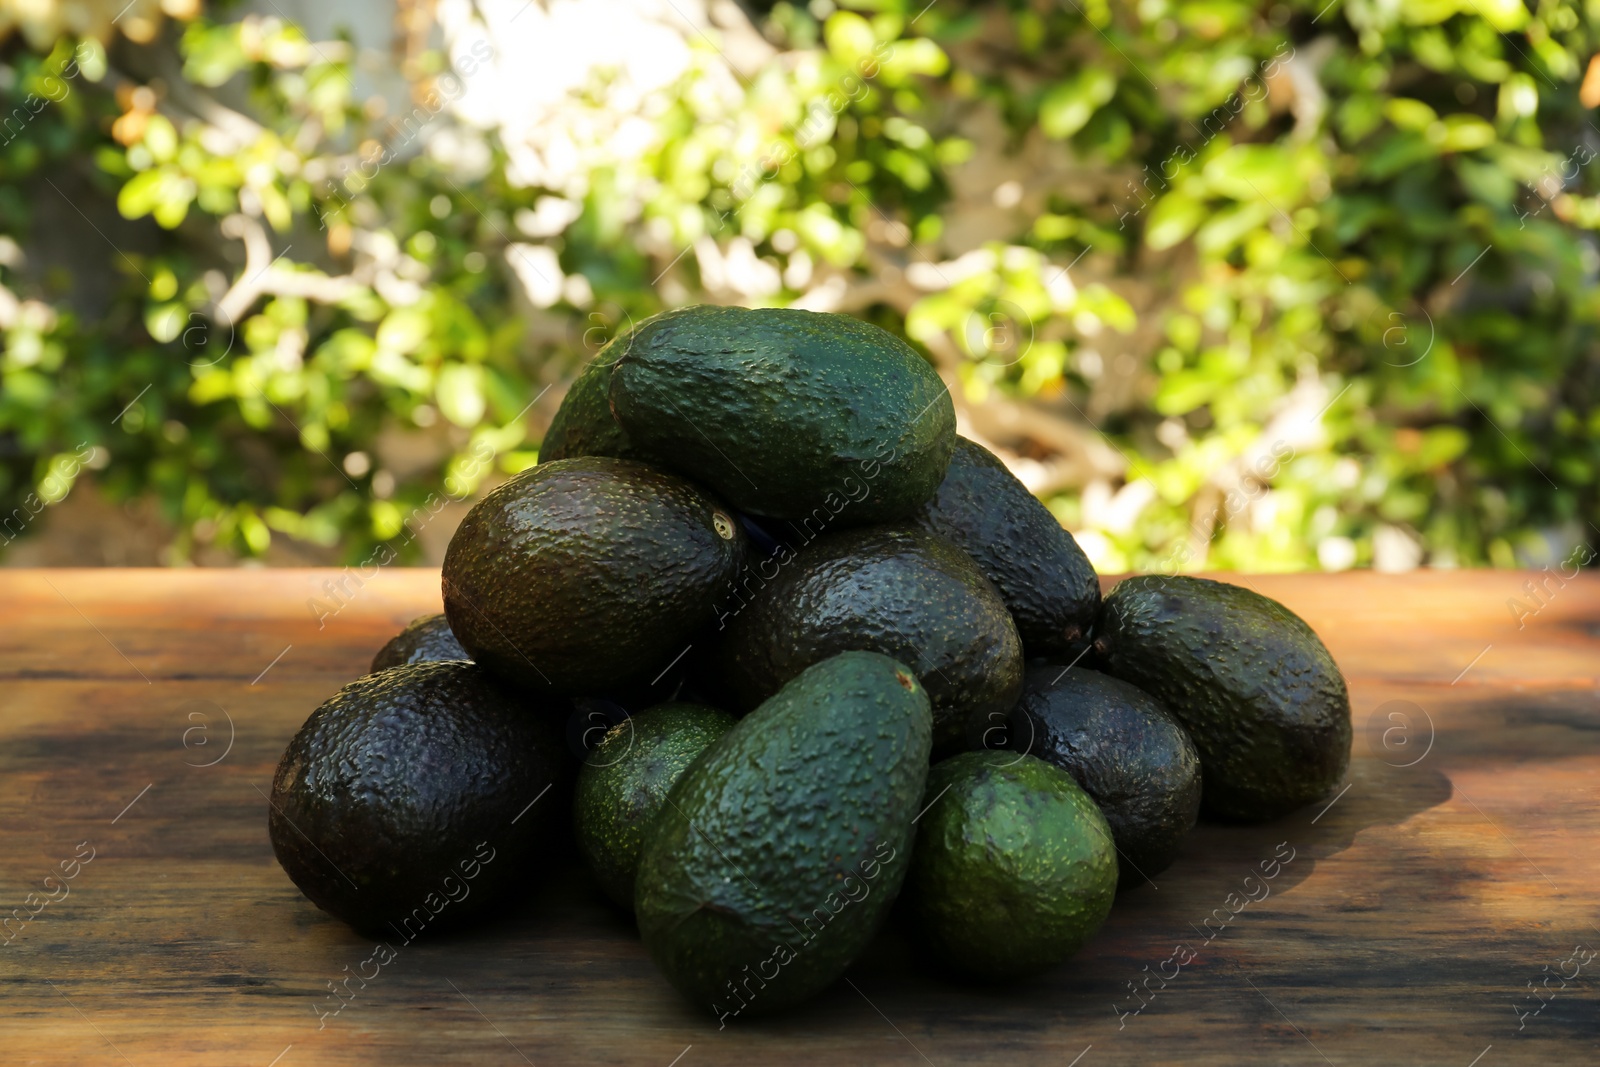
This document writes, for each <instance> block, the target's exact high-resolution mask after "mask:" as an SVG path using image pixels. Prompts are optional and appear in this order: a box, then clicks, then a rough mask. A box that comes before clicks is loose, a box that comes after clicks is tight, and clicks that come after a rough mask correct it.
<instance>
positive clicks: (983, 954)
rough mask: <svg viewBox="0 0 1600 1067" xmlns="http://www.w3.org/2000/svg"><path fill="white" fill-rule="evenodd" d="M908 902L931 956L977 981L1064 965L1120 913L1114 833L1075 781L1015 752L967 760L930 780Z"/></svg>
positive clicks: (944, 765)
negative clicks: (1115, 910) (1115, 906)
mask: <svg viewBox="0 0 1600 1067" xmlns="http://www.w3.org/2000/svg"><path fill="white" fill-rule="evenodd" d="M924 803H925V805H926V807H925V809H924V811H923V812H922V815H921V818H919V819H918V820H917V841H916V847H915V849H914V851H913V853H912V858H911V873H910V874H909V875H908V876H907V878H906V885H905V903H906V906H907V910H908V911H909V912H910V914H911V916H912V920H913V922H914V923H915V927H916V933H917V936H918V939H919V944H920V946H921V948H922V949H923V950H924V951H925V952H927V954H928V955H930V956H931V957H932V958H933V960H934V961H935V963H937V964H940V965H942V966H943V967H944V968H945V969H948V970H951V971H954V972H956V973H957V974H959V975H962V976H964V977H968V978H975V979H979V980H982V981H1001V980H1004V979H1009V978H1017V977H1021V976H1023V975H1027V974H1033V973H1036V972H1038V971H1042V970H1044V969H1045V968H1047V967H1051V966H1053V965H1054V964H1057V963H1060V962H1061V961H1062V960H1064V959H1066V958H1067V957H1068V956H1070V955H1072V954H1073V953H1074V952H1076V951H1077V950H1078V949H1079V948H1080V947H1081V946H1082V945H1083V943H1084V942H1085V941H1087V940H1088V939H1089V938H1090V936H1091V935H1093V934H1094V932H1095V931H1096V930H1098V929H1099V928H1100V924H1101V923H1103V922H1105V918H1106V915H1107V914H1109V913H1110V911H1111V903H1112V899H1113V898H1114V897H1115V896H1116V891H1117V861H1116V852H1115V850H1114V849H1113V847H1112V843H1111V841H1112V839H1111V832H1110V829H1109V828H1108V827H1107V825H1106V820H1105V819H1104V817H1102V816H1101V814H1100V811H1099V809H1098V808H1096V807H1095V804H1094V801H1093V800H1091V799H1090V798H1089V797H1088V796H1087V795H1086V794H1085V793H1084V792H1083V790H1082V789H1080V788H1079V787H1078V784H1077V783H1076V782H1074V781H1073V780H1072V776H1071V775H1069V774H1067V773H1066V772H1065V771H1062V770H1060V769H1059V768H1056V767H1052V766H1051V765H1050V764H1048V763H1046V762H1044V761H1043V760H1039V759H1035V758H1034V757H1032V756H1027V755H1022V754H1019V753H1013V752H963V753H961V754H960V755H957V756H952V757H951V758H950V759H947V760H944V761H943V762H941V763H936V764H934V766H933V770H932V771H930V772H929V773H928V785H927V800H926V801H925V802H924Z"/></svg>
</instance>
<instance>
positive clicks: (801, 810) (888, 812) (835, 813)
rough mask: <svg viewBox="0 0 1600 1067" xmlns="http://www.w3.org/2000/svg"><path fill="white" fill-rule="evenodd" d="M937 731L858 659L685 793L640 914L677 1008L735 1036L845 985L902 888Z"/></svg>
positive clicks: (691, 774) (645, 873)
mask: <svg viewBox="0 0 1600 1067" xmlns="http://www.w3.org/2000/svg"><path fill="white" fill-rule="evenodd" d="M931 725H932V720H931V718H930V715H929V710H928V695H927V693H926V692H925V691H924V690H923V688H922V686H920V685H919V684H917V680H916V678H915V677H914V676H913V675H912V673H911V672H910V671H909V670H908V669H906V667H905V666H904V665H902V664H900V663H896V662H895V661H894V660H892V659H890V658H889V657H887V656H881V655H878V654H877V653H875V652H846V653H843V654H842V655H838V656H835V657H833V658H832V659H828V660H824V661H823V662H821V663H818V664H816V665H815V666H813V667H811V668H809V669H807V670H806V671H804V672H802V673H801V674H800V675H799V676H798V677H796V678H795V679H794V680H793V681H791V682H790V683H789V684H788V685H786V686H784V687H783V689H782V690H781V691H779V692H778V693H777V694H776V695H775V696H773V698H772V699H771V700H768V701H767V702H766V703H765V704H763V705H761V707H759V708H757V709H756V710H755V711H754V712H752V713H751V714H750V715H748V716H746V717H745V718H744V719H741V720H740V721H739V723H738V724H737V725H736V726H734V728H733V729H731V730H729V731H728V732H727V733H726V734H724V735H723V736H722V739H721V740H719V741H717V742H716V743H714V744H713V745H712V746H711V747H710V748H709V749H707V750H706V752H705V754H704V755H702V756H701V757H700V759H699V760H697V761H696V762H695V763H694V765H693V766H691V767H690V768H689V770H688V771H687V772H686V773H685V774H684V775H683V777H682V778H680V779H678V784H677V785H675V786H673V787H672V792H671V793H670V794H668V796H667V804H666V806H665V807H664V808H663V809H662V810H661V813H660V815H659V816H658V817H657V818H656V819H655V820H654V821H653V822H652V823H651V824H650V828H649V831H648V832H647V834H646V841H645V846H644V855H643V857H642V858H641V859H640V861H639V875H638V880H637V883H636V889H635V895H634V910H635V912H636V913H637V915H638V919H639V932H640V934H642V935H643V937H644V943H645V945H646V947H648V948H649V950H650V955H651V956H652V957H654V959H655V961H656V963H657V965H658V966H660V968H661V970H662V972H663V973H665V974H666V976H667V978H668V980H669V981H671V982H672V984H673V985H674V986H675V987H677V989H678V990H679V992H681V993H682V994H683V995H684V996H685V997H687V998H688V999H689V1000H690V1001H691V1002H692V1003H695V1004H698V1005H700V1006H702V1007H707V1008H710V1010H711V1012H712V1013H713V1014H715V1015H717V1016H718V1018H719V1019H721V1020H722V1022H723V1023H724V1025H726V1022H727V1019H728V1018H729V1017H731V1016H737V1015H740V1014H741V1013H744V1012H749V1014H751V1015H756V1014H761V1013H764V1012H769V1011H774V1010H776V1009H779V1008H783V1007H786V1006H788V1005H792V1004H796V1003H799V1002H800V1001H802V1000H805V999H806V998H807V997H810V996H812V995H813V994H815V993H817V992H819V991H821V990H822V989H824V988H826V987H827V986H828V985H830V984H832V983H833V981H834V980H835V979H837V978H838V977H839V976H840V975H841V974H843V973H844V971H845V969H846V968H847V967H849V966H850V964H851V962H852V961H853V960H854V959H855V958H856V957H857V956H858V955H859V954H860V953H861V952H862V950H863V949H865V948H866V947H867V944H868V943H869V942H870V941H871V940H872V937H873V935H874V934H875V933H876V932H877V930H878V927H879V926H880V925H881V923H882V921H883V919H884V917H885V916H886V914H887V913H888V910H889V905H890V904H891V903H892V902H893V901H894V898H895V896H896V894H897V893H898V892H899V890H900V883H901V881H902V880H903V879H904V877H905V872H906V867H907V865H908V861H909V859H910V848H911V836H912V831H913V825H912V823H913V820H914V819H915V817H916V814H917V808H918V802H919V801H920V799H921V797H922V793H923V783H924V782H925V781H926V779H927V776H928V744H929V730H930V728H931Z"/></svg>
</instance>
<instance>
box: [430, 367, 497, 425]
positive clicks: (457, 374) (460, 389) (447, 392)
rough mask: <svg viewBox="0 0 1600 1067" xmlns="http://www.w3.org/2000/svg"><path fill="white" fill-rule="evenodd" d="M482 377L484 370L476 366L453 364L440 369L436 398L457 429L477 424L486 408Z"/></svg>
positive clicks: (444, 413)
mask: <svg viewBox="0 0 1600 1067" xmlns="http://www.w3.org/2000/svg"><path fill="white" fill-rule="evenodd" d="M482 376H483V368H481V367H479V366H478V365H477V364H475V363H452V364H449V365H447V366H445V367H443V368H441V369H440V371H439V381H438V384H437V385H436V386H435V388H434V395H435V396H436V397H437V398H438V401H439V411H440V412H441V413H443V415H444V417H445V418H447V419H449V420H450V421H451V422H453V423H455V424H456V425H457V426H466V427H469V428H470V427H473V426H476V425H477V424H478V421H479V420H480V419H482V418H483V412H484V409H485V407H486V406H487V404H486V401H485V400H484V396H483V377H482Z"/></svg>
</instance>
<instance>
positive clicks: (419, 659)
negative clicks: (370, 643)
mask: <svg viewBox="0 0 1600 1067" xmlns="http://www.w3.org/2000/svg"><path fill="white" fill-rule="evenodd" d="M471 658H472V657H471V656H469V655H467V650H466V649H464V648H462V647H461V642H460V641H457V640H456V635H455V634H454V633H452V632H451V630H450V620H449V619H446V618H445V617H444V616H443V615H418V616H417V617H416V618H415V619H412V620H411V621H410V622H409V623H407V624H406V628H405V629H404V630H401V631H400V632H399V633H397V634H395V635H394V636H393V637H391V638H390V639H389V643H388V644H386V645H384V646H383V647H382V648H380V649H378V654H377V655H376V656H373V657H372V672H373V673H374V674H376V673H377V672H378V671H381V670H383V669H385V668H386V667H398V666H400V665H401V664H403V663H440V662H445V661H448V660H453V659H471Z"/></svg>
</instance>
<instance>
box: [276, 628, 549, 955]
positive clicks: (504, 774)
mask: <svg viewBox="0 0 1600 1067" xmlns="http://www.w3.org/2000/svg"><path fill="white" fill-rule="evenodd" d="M559 715H560V707H559V706H548V707H546V706H531V705H530V701H529V699H528V698H527V697H526V696H520V695H519V696H515V697H514V696H512V695H511V694H510V693H508V692H507V691H506V690H504V689H502V688H501V687H500V686H499V685H498V684H497V683H496V682H495V680H494V679H493V678H491V677H490V676H489V674H488V673H487V672H486V671H484V669H483V668H482V667H480V666H478V665H476V664H473V663H467V662H464V661H459V660H458V661H454V662H442V663H413V664H406V665H403V666H399V667H390V668H388V669H387V670H383V671H379V672H377V673H376V674H369V675H367V676H366V677H364V678H360V679H357V680H356V681H354V682H351V683H350V684H349V685H347V686H345V687H344V688H343V689H341V690H339V692H338V693H336V694H334V696H333V697H331V698H330V699H329V700H328V701H327V702H326V703H324V704H323V705H322V706H321V707H319V708H318V709H317V710H316V711H314V712H312V714H311V717H310V718H309V719H307V720H306V722H305V725H304V726H302V727H301V728H300V730H299V732H298V733H296V734H295V735H294V739H293V740H292V741H290V742H289V747H288V749H287V750H286V751H285V752H284V754H283V759H282V760H281V761H280V762H279V763H278V769H277V772H276V773H275V774H274V775H273V778H272V796H271V805H270V812H269V815H268V820H267V830H268V833H269V835H270V836H271V838H272V849H273V851H274V852H275V853H276V854H277V857H278V862H279V863H280V864H282V866H283V869H284V872H285V873H287V874H288V875H289V878H290V880H291V881H293V882H294V884H295V885H296V886H298V887H299V888H300V891H301V892H302V893H304V894H305V895H306V896H307V897H308V898H310V900H311V902H312V903H313V904H315V905H316V906H317V907H319V908H321V909H322V910H323V911H326V912H328V913H329V914H331V915H333V916H335V917H337V918H339V919H342V920H344V921H345V922H347V923H349V924H350V925H351V926H353V927H355V928H356V929H357V930H360V931H362V932H364V933H376V934H381V935H383V936H385V937H389V936H393V935H396V934H398V935H399V936H400V937H403V938H405V939H406V940H408V941H409V940H411V939H412V938H413V937H415V936H416V935H417V934H420V933H422V932H423V929H424V928H426V929H427V930H428V931H429V932H432V931H435V930H438V929H443V928H446V927H449V926H454V925H458V924H459V923H461V922H463V921H465V920H468V919H471V918H473V917H474V916H477V915H479V914H481V913H482V912H484V911H485V910H486V909H488V908H490V907H492V906H493V905H495V904H497V903H499V902H501V901H502V900H504V899H505V898H507V897H508V896H510V895H513V894H522V893H525V892H526V891H527V889H528V887H529V886H530V885H531V884H536V883H537V882H538V880H539V876H540V875H542V874H543V873H544V871H543V868H545V867H547V866H548V854H549V853H550V852H551V850H552V849H553V848H555V847H556V846H557V845H558V844H559V839H560V836H562V835H563V834H564V832H565V830H566V820H565V815H566V811H565V801H566V788H567V786H568V784H569V783H570V782H571V771H570V760H569V758H568V756H567V754H566V751H565V749H564V747H563V745H562V743H561V739H560V737H559V736H558V735H557V734H556V732H555V727H554V726H553V725H552V724H553V722H554V721H555V719H556V718H558V717H559ZM547 792H551V793H553V795H550V796H547V795H546V793H547Z"/></svg>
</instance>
